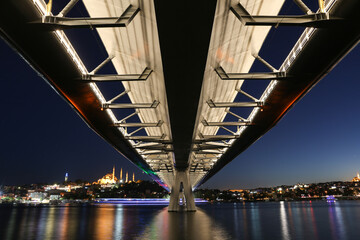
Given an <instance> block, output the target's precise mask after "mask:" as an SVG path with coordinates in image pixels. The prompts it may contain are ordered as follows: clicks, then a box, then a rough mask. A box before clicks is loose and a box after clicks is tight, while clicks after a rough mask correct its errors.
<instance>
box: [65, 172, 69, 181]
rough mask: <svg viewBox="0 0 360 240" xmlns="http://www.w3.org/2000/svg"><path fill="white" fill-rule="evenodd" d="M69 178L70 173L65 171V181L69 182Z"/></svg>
mask: <svg viewBox="0 0 360 240" xmlns="http://www.w3.org/2000/svg"><path fill="white" fill-rule="evenodd" d="M68 179H69V174H68V173H65V182H67V181H68Z"/></svg>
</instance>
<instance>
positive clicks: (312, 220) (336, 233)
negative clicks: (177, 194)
mask: <svg viewBox="0 0 360 240" xmlns="http://www.w3.org/2000/svg"><path fill="white" fill-rule="evenodd" d="M0 216H1V218H0V239H4V240H8V239H17V240H22V239H24V240H25V239H26V240H29V239H59V240H62V239H66V240H67V239H94V240H97V239H99V240H100V239H334V240H335V239H336V240H338V239H360V232H359V230H358V222H359V221H360V202H359V201H337V202H331V203H329V202H325V201H313V202H310V201H309V202H258V203H235V204H232V203H216V204H202V205H199V206H198V211H197V212H195V213H169V212H167V207H166V206H151V205H138V206H126V205H111V204H98V205H84V206H76V207H75V206H32V207H27V206H5V205H2V206H0Z"/></svg>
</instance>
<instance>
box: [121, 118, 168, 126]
mask: <svg viewBox="0 0 360 240" xmlns="http://www.w3.org/2000/svg"><path fill="white" fill-rule="evenodd" d="M163 123H164V121H162V120H159V121H158V122H157V123H141V122H139V123H125V122H117V123H114V126H115V127H161V125H162V124H163Z"/></svg>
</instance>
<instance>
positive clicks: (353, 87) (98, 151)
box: [0, 1, 360, 189]
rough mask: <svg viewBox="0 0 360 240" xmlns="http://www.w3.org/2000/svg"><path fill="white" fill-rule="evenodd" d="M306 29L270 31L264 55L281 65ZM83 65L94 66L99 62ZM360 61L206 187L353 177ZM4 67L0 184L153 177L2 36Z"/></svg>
mask: <svg viewBox="0 0 360 240" xmlns="http://www.w3.org/2000/svg"><path fill="white" fill-rule="evenodd" d="M287 2H289V1H287ZM305 2H308V1H305ZM316 2H317V1H316ZM293 8H294V6H293V4H290V3H287V4H286V5H285V6H284V10H283V11H288V12H291V13H292V12H295V13H298V14H299V13H301V12H298V11H297V10H296V9H293ZM295 8H296V7H295ZM289 9H290V10H289ZM302 31H303V28H295V29H294V28H289V27H285V28H279V29H276V30H272V32H271V33H270V34H269V37H268V39H267V40H266V43H265V44H264V48H263V50H262V51H261V53H260V54H261V56H262V57H263V58H265V59H267V60H269V59H271V63H272V64H273V65H275V66H276V67H278V66H279V65H280V64H281V62H282V61H283V60H284V58H285V57H286V55H287V53H288V52H289V50H290V49H291V48H292V46H293V45H294V43H295V41H296V39H297V38H298V36H299V34H300V33H301V32H302ZM75 49H77V50H78V48H77V46H75ZM79 54H80V55H81V52H80V53H79ZM97 61H98V59H97ZM85 63H86V64H87V66H89V65H91V66H94V64H95V63H96V61H95V60H92V61H91V63H87V62H85ZM359 66H360V48H359V47H356V48H355V49H354V50H353V51H352V52H351V53H350V54H349V55H348V56H347V57H346V58H344V59H343V61H342V62H341V63H340V64H338V66H336V67H335V69H334V70H333V71H332V72H331V73H330V74H329V75H328V76H327V77H325V78H324V79H323V80H322V81H320V83H319V84H318V85H316V86H315V87H314V88H313V89H312V90H311V91H310V92H309V93H308V94H307V95H306V96H305V97H304V98H303V99H302V100H301V101H300V102H298V103H297V104H296V106H294V107H293V108H292V109H291V110H290V111H289V112H288V113H287V115H286V116H285V117H284V118H283V119H282V120H281V121H280V122H279V123H278V124H277V125H276V126H275V127H274V128H273V129H272V130H270V131H269V132H268V133H267V134H265V135H264V136H263V137H262V138H261V139H260V140H258V141H257V142H256V143H254V144H253V145H252V146H251V147H250V148H248V149H247V150H246V151H245V152H243V153H242V154H240V155H239V156H238V157H237V158H236V159H234V160H233V161H232V162H231V163H229V164H228V165H227V166H225V167H224V168H223V169H222V170H221V171H220V172H218V173H217V174H216V175H215V176H213V177H212V178H211V179H210V180H209V181H208V182H206V183H205V184H204V185H203V186H202V187H208V188H221V189H228V188H253V187H260V186H276V185H281V184H295V183H298V182H303V183H312V182H324V181H332V180H351V178H352V177H353V176H355V174H356V172H357V171H360V161H359V160H360V146H359V143H360V139H359V136H360V134H359V133H360V128H359V126H358V122H359V120H358V119H360V113H359V111H358V109H357V108H358V106H359V105H360V100H359V97H358V94H359V93H358V92H359V90H360V82H359V74H358V67H359ZM255 67H256V66H255ZM88 68H89V69H91V67H88ZM0 69H1V74H0V80H1V83H2V86H1V89H2V91H1V94H0V101H1V103H2V106H3V111H2V114H1V118H0V133H1V135H0V143H1V145H0V185H3V184H5V185H8V184H24V183H36V182H56V181H57V182H59V181H62V180H63V179H64V175H65V172H69V176H70V179H71V180H75V179H79V178H80V179H86V180H90V181H93V180H96V179H98V178H100V177H102V176H103V175H105V174H106V173H108V172H111V171H112V167H113V165H115V166H116V169H117V175H119V172H120V167H122V168H123V169H124V171H129V172H130V173H131V174H132V172H135V175H136V178H137V179H138V178H141V179H149V178H148V177H147V176H146V175H145V174H143V173H141V171H140V170H139V169H137V168H136V167H135V166H134V165H133V164H132V163H131V162H130V161H128V160H126V159H125V158H124V157H123V156H122V155H121V154H119V153H118V152H117V151H116V150H115V149H113V148H112V147H111V146H110V145H109V144H108V143H107V142H105V141H104V140H103V139H101V138H100V137H99V136H98V135H97V134H96V133H94V132H93V131H92V130H91V129H89V128H88V126H87V125H86V124H85V123H84V122H83V121H82V120H81V118H80V117H79V116H78V115H77V114H76V112H75V111H73V109H72V108H71V107H70V106H69V105H68V104H67V103H66V102H65V101H64V100H63V99H62V98H61V97H60V96H59V95H58V94H57V93H56V92H55V91H54V90H53V89H51V87H50V86H49V85H48V84H47V83H46V82H45V81H44V80H43V79H41V78H40V77H39V76H38V75H37V73H36V72H35V71H34V70H33V69H32V68H31V67H30V66H29V65H28V64H27V63H26V62H25V61H24V60H23V59H22V58H20V57H19V56H18V55H17V54H16V53H15V52H14V51H13V50H12V49H11V48H10V47H8V46H7V45H6V44H5V43H4V42H3V41H0Z"/></svg>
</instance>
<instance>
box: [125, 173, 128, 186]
mask: <svg viewBox="0 0 360 240" xmlns="http://www.w3.org/2000/svg"><path fill="white" fill-rule="evenodd" d="M125 182H126V183H127V182H128V172H126V179H125Z"/></svg>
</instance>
